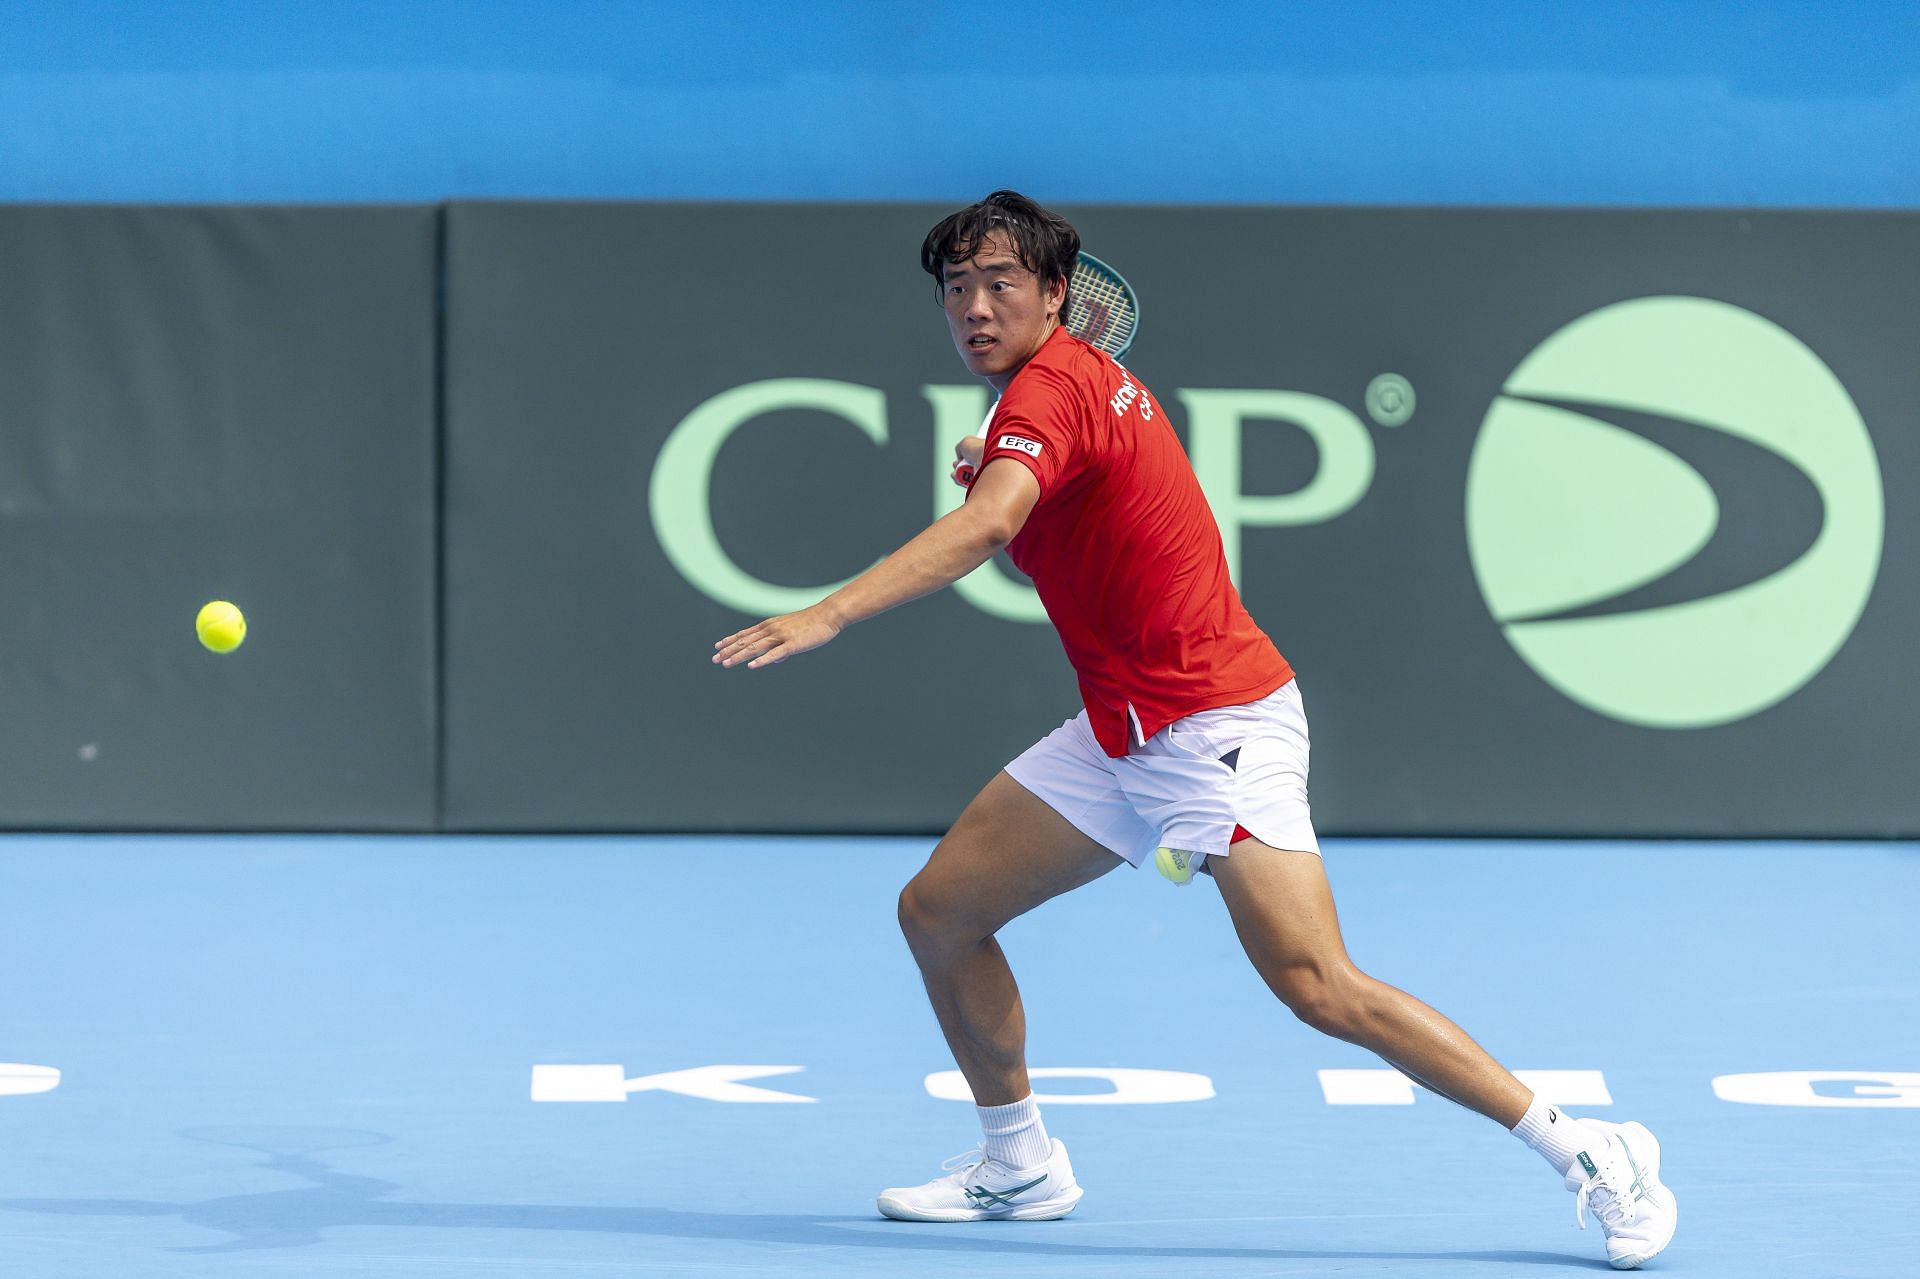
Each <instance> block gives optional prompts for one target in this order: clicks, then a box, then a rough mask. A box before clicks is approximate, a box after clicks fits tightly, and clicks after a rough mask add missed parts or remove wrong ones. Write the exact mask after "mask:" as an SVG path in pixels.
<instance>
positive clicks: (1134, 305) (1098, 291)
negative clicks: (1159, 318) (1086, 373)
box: [1067, 253, 1140, 360]
mask: <svg viewBox="0 0 1920 1279" xmlns="http://www.w3.org/2000/svg"><path fill="white" fill-rule="evenodd" d="M1139 331H1140V299H1139V298H1136V297H1135V296H1134V295H1133V286H1132V285H1130V284H1128V283H1127V281H1126V277H1125V276H1123V275H1121V274H1120V273H1119V272H1118V271H1116V270H1114V269H1113V268H1112V267H1110V266H1108V265H1107V264H1106V263H1105V262H1102V261H1101V260H1100V259H1099V258H1096V257H1094V256H1093V254H1091V253H1082V254H1081V255H1080V260H1079V261H1077V262H1075V263H1074V264H1073V274H1072V275H1070V276H1068V277H1067V332H1069V333H1071V334H1073V336H1075V337H1077V338H1079V339H1080V340H1081V341H1082V342H1088V343H1091V344H1092V345H1094V346H1097V347H1099V348H1100V349H1101V350H1102V351H1105V352H1106V353H1107V354H1108V355H1111V356H1112V357H1113V358H1114V359H1116V360H1117V359H1119V358H1120V357H1122V356H1124V355H1125V354H1126V353H1127V351H1128V350H1129V349H1130V348H1131V347H1132V346H1133V339H1134V335H1135V334H1136V333H1138V332H1139Z"/></svg>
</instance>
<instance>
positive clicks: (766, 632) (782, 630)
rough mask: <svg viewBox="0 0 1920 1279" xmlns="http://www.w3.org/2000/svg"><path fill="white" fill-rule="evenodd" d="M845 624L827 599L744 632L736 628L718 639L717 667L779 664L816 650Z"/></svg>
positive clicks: (716, 644) (751, 668) (716, 642)
mask: <svg viewBox="0 0 1920 1279" xmlns="http://www.w3.org/2000/svg"><path fill="white" fill-rule="evenodd" d="M842 625H843V623H842V622H841V621H840V620H839V619H838V618H836V617H835V616H834V615H833V613H832V610H831V609H830V608H829V607H828V606H827V604H826V602H825V601H822V602H821V603H819V604H815V605H814V606H813V607H812V608H803V609H801V610H800V611H799V612H797V613H782V614H781V615H780V616H779V617H769V618H768V619H767V620H766V621H764V622H761V623H759V624H758V625H756V626H749V627H747V629H745V630H744V631H735V632H734V633H733V634H731V635H729V636H727V637H726V638H725V639H723V640H716V641H715V642H714V645H713V647H714V654H713V662H714V665H716V666H738V665H740V664H741V663H742V662H745V663H746V665H747V669H748V670H750V671H754V670H759V669H760V668H761V667H762V666H778V665H779V664H780V663H781V662H784V661H786V660H787V659H788V658H789V657H795V656H798V655H799V654H801V653H808V652H812V651H813V650H814V649H816V648H819V647H820V646H821V645H822V644H825V643H826V642H827V641H828V640H830V639H832V638H833V637H834V636H836V635H838V634H839V633H840V631H841V629H842Z"/></svg>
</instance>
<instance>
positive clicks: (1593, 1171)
mask: <svg viewBox="0 0 1920 1279" xmlns="http://www.w3.org/2000/svg"><path fill="white" fill-rule="evenodd" d="M1580 1166H1581V1167H1582V1168H1585V1169H1586V1170H1587V1176H1589V1177H1598V1176H1599V1175H1600V1170H1599V1169H1598V1168H1595V1167H1594V1166H1593V1160H1591V1159H1589V1158H1587V1152H1586V1151H1584V1150H1583V1151H1581V1152H1580Z"/></svg>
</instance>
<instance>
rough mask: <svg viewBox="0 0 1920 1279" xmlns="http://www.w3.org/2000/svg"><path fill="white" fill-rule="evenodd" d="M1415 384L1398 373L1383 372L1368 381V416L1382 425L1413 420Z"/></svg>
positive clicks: (1400, 424) (1394, 424) (1396, 424)
mask: <svg viewBox="0 0 1920 1279" xmlns="http://www.w3.org/2000/svg"><path fill="white" fill-rule="evenodd" d="M1413 404H1414V400H1413V384H1412V383H1411V382H1408V381H1407V379H1405V378H1403V377H1401V376H1400V375H1399V374H1398V373H1382V374H1381V375H1380V376H1379V377H1377V378H1375V379H1373V381H1371V382H1369V383H1367V416H1368V417H1371V418H1372V419H1373V420H1374V421H1376V422H1378V423H1379V424H1380V425H1382V426H1405V425H1406V424H1407V423H1408V422H1411V421H1412V420H1413Z"/></svg>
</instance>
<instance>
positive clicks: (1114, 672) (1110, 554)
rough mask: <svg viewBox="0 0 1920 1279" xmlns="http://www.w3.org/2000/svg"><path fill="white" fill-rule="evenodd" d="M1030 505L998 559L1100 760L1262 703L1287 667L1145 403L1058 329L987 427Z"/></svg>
mask: <svg viewBox="0 0 1920 1279" xmlns="http://www.w3.org/2000/svg"><path fill="white" fill-rule="evenodd" d="M985 434H986V441H987V444H986V452H985V454H984V455H983V457H982V458H981V466H982V467H984V466H986V465H987V464H988V463H990V462H992V461H993V460H994V459H995V458H1002V457H1009V458H1012V459H1013V460H1014V461H1016V462H1019V463H1020V464H1021V465H1023V466H1025V467H1026V468H1027V469H1028V470H1030V471H1032V472H1033V477H1034V478H1035V479H1036V480H1038V481H1039V482H1040V500H1039V501H1038V502H1037V503H1036V504H1035V505H1034V508H1033V511H1032V513H1031V514H1030V515H1028V517H1027V522H1026V525H1025V526H1024V527H1023V528H1022V529H1021V530H1020V533H1019V536H1017V537H1015V538H1014V539H1013V542H1012V544H1011V545H1009V546H1008V547H1007V553H1008V554H1009V555H1010V556H1012V558H1013V562H1014V564H1016V565H1017V566H1018V567H1019V569H1020V571H1021V572H1023V573H1025V574H1026V575H1027V576H1028V577H1030V578H1032V579H1033V585H1034V589H1036V590H1037V591H1038V592H1039V593H1040V602H1041V603H1042V604H1044V605H1046V609H1047V616H1048V617H1049V618H1050V619H1052V621H1053V625H1054V628H1055V629H1056V630H1058V631H1059V632H1060V642H1061V644H1063V645H1064V646H1065V647H1066V650H1067V660H1069V661H1070V662H1072V663H1073V669H1074V671H1075V672H1076V673H1077V674H1078V675H1079V677H1080V697H1081V700H1082V701H1083V702H1085V704H1086V707H1087V718H1088V720H1089V721H1091V723H1092V726H1093V733H1094V736H1095V737H1096V738H1098V739H1099V741H1100V745H1101V747H1102V748H1103V749H1105V751H1106V752H1107V754H1108V755H1111V756H1116V757H1117V756H1121V755H1125V754H1126V753H1127V747H1128V745H1129V743H1130V742H1131V743H1135V744H1139V743H1144V742H1145V741H1146V739H1147V738H1149V737H1152V736H1153V735H1154V734H1155V733H1157V732H1159V731H1160V730H1161V729H1162V728H1165V727H1166V726H1167V725H1168V724H1171V723H1172V722H1173V721H1175V720H1177V719H1181V718H1183V717H1185V716H1188V715H1192V714H1194V713H1196V712H1198V711H1204V710H1212V709H1213V708H1214V707H1216V706H1235V705H1239V704H1240V703H1243V702H1252V701H1257V700H1259V699H1260V698H1262V697H1265V696H1266V695H1267V694H1268V693H1271V692H1273V691H1274V690H1275V689H1277V688H1279V687H1280V686H1281V685H1283V684H1285V683H1286V682H1287V681H1288V680H1290V679H1292V678H1293V668H1292V667H1291V666H1289V665H1288V664H1287V659H1286V658H1284V657H1282V656H1280V651H1279V650H1278V649H1277V648H1275V647H1274V646H1273V641H1272V640H1270V639H1268V638H1267V635H1266V632H1264V631H1262V630H1261V629H1260V628H1259V626H1257V625H1256V624H1255V623H1254V620H1253V618H1252V617H1251V616H1250V615H1249V614H1248V613H1247V610H1246V606H1245V605H1243V604H1242V603H1241V602H1240V593H1239V592H1238V591H1236V590H1235V589H1234V587H1233V581H1232V579H1231V578H1229V577H1228V576H1227V560H1226V553H1225V551H1224V550H1223V549H1222V548H1221V544H1220V528H1219V525H1217V524H1216V523H1215V522H1214V519H1213V512H1212V510H1211V509H1209V508H1208V506H1207V498H1206V494H1204V493H1203V492H1201V490H1200V481H1199V480H1198V479H1196V478H1195V477H1194V474H1193V466H1192V464H1191V463H1190V462H1188V461H1187V454H1186V450H1185V449H1183V448H1181V447H1180V440H1179V437H1178V436H1176V435H1175V434H1174V433H1173V428H1172V426H1170V425H1169V424H1168V422H1167V417H1166V414H1164V413H1163V412H1161V411H1160V405H1159V403H1158V402H1157V401H1156V400H1155V399H1154V398H1153V394H1152V392H1150V391H1148V390H1147V388H1146V387H1144V386H1142V385H1141V384H1140V383H1139V382H1138V381H1137V380H1135V379H1134V377H1133V375H1132V374H1130V373H1128V372H1127V370H1126V369H1125V368H1123V367H1121V366H1120V365H1119V364H1118V363H1116V362H1115V361H1114V360H1113V359H1112V358H1111V357H1110V356H1108V355H1107V354H1106V353H1105V352H1103V351H1100V350H1099V349H1098V348H1096V347H1093V346H1090V345H1088V344H1087V343H1085V342H1082V341H1081V340H1080V339H1078V338H1076V337H1074V336H1073V335H1072V334H1070V333H1068V332H1067V331H1066V330H1065V329H1064V328H1063V329H1058V330H1055V332H1054V333H1053V335H1052V336H1051V337H1049V338H1048V339H1047V340H1046V341H1045V342H1044V343H1042V344H1041V347H1040V350H1039V351H1038V352H1037V353H1036V354H1035V355H1034V357H1033V358H1032V359H1031V360H1029V361H1027V363H1026V365H1025V366H1023V367H1022V368H1021V370H1020V371H1019V372H1018V373H1016V374H1015V375H1014V378H1013V381H1012V382H1011V383H1009V384H1008V386H1007V389H1006V393H1005V394H1004V395H1002V396H1001V397H1000V403H999V404H998V405H997V406H996V407H995V409H994V412H993V416H992V417H991V418H989V419H988V422H987V428H986V432H985Z"/></svg>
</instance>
